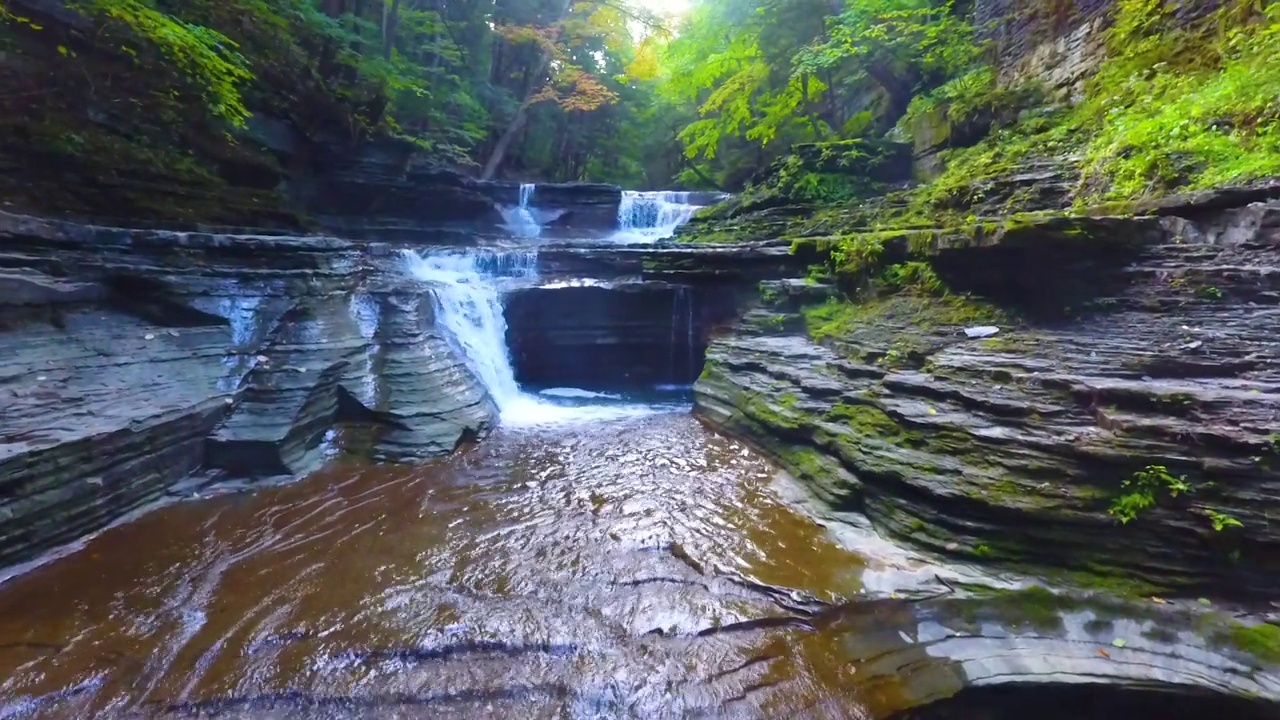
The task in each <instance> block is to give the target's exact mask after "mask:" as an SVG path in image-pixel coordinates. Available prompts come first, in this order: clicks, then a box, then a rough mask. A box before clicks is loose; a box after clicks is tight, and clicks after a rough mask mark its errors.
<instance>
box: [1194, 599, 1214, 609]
mask: <svg viewBox="0 0 1280 720" xmlns="http://www.w3.org/2000/svg"><path fill="white" fill-rule="evenodd" d="M1196 602H1198V603H1200V604H1201V605H1204V606H1205V607H1209V606H1210V605H1212V604H1213V601H1212V600H1210V599H1209V598H1199V599H1197V600H1196Z"/></svg>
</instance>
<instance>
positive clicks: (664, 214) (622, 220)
mask: <svg viewBox="0 0 1280 720" xmlns="http://www.w3.org/2000/svg"><path fill="white" fill-rule="evenodd" d="M689 200H690V193H687V192H666V191H664V192H636V191H633V190H626V191H624V192H623V193H622V203H621V204H620V205H619V206H618V232H616V233H614V235H613V237H611V238H610V240H613V241H614V242H654V241H657V240H662V239H664V238H669V237H671V236H672V235H674V234H675V232H676V228H678V227H680V226H681V225H683V224H685V223H687V222H689V220H690V219H691V218H692V217H693V214H694V213H696V212H698V210H700V209H702V206H701V205H693V204H690V202H689Z"/></svg>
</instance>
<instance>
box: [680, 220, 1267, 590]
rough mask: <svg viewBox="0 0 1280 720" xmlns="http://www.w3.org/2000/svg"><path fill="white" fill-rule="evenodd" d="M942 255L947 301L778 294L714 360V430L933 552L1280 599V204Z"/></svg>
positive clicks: (973, 243)
mask: <svg viewBox="0 0 1280 720" xmlns="http://www.w3.org/2000/svg"><path fill="white" fill-rule="evenodd" d="M1188 214H1194V213H1190V212H1189V213H1188ZM922 252H923V253H924V255H923V256H924V257H927V258H928V261H929V262H930V263H931V264H932V266H933V267H934V268H936V269H937V273H938V275H939V276H940V277H941V278H942V279H943V281H944V282H947V283H948V286H949V287H950V288H951V290H950V291H949V292H948V293H947V294H945V295H944V294H940V293H939V292H938V291H930V290H928V289H926V288H921V287H916V288H912V289H907V290H903V291H900V292H897V293H892V294H887V295H882V296H878V297H874V298H871V297H868V298H864V299H863V300H862V301H861V302H859V303H855V304H852V305H848V306H842V305H840V304H838V303H833V304H827V305H823V306H818V307H816V308H814V307H812V306H810V307H809V309H808V311H807V313H806V312H797V311H796V307H795V305H794V304H789V297H790V296H788V295H783V294H780V293H776V292H775V293H768V294H767V299H768V300H769V301H770V303H771V307H768V308H767V309H762V310H761V311H758V312H757V313H756V315H755V316H754V317H752V318H750V322H749V323H744V324H743V325H741V326H740V327H739V329H738V330H737V331H736V332H734V333H733V334H731V335H729V336H726V337H722V338H719V339H717V340H716V341H715V342H713V343H712V345H711V349H710V351H709V357H708V365H707V371H706V372H705V374H704V375H703V377H702V379H701V380H700V381H699V383H698V385H697V388H696V390H697V395H698V398H697V404H698V411H699V413H700V414H701V415H702V416H703V417H705V418H707V419H708V420H709V421H711V422H712V423H713V424H715V425H717V426H720V427H723V428H725V429H727V430H729V431H731V432H734V433H736V434H738V435H741V436H744V437H747V438H749V439H751V440H753V441H755V442H756V443H757V444H758V445H760V446H761V447H763V448H764V449H766V450H767V451H769V452H770V453H771V454H772V455H773V456H775V457H776V458H778V459H779V460H780V461H781V462H782V463H783V464H784V465H785V466H786V467H788V468H789V469H790V470H792V471H793V472H794V473H795V474H796V475H797V476H799V477H801V478H803V479H805V480H807V481H808V482H809V483H810V485H811V487H813V488H814V490H815V491H816V492H817V493H818V495H819V496H820V497H822V498H823V499H824V500H826V501H827V502H828V503H830V504H831V505H832V506H833V507H834V508H836V509H839V510H848V511H855V512H858V513H861V514H863V515H865V516H866V518H867V519H869V520H870V522H871V523H872V524H873V525H874V526H875V527H876V529H877V530H879V531H881V532H883V533H885V534H887V535H889V536H891V537H895V538H898V539H900V540H903V541H905V542H908V543H911V544H915V545H917V546H920V547H924V548H927V549H929V550H931V551H934V552H937V553H941V554H950V555H957V556H966V557H969V558H972V559H975V560H980V561H988V562H996V563H1002V564H1007V565H1010V566H1019V567H1023V568H1028V569H1029V568H1037V567H1041V568H1042V567H1046V566H1047V567H1052V568H1057V569H1059V570H1066V571H1068V573H1069V574H1074V575H1076V576H1077V578H1079V579H1085V580H1087V581H1089V582H1116V583H1122V584H1123V583H1132V584H1133V585H1134V586H1141V585H1146V586H1148V587H1163V588H1169V587H1175V588H1177V589H1179V590H1182V591H1186V592H1192V591H1195V592H1225V591H1227V590H1228V589H1230V591H1231V592H1234V593H1238V594H1242V595H1250V594H1256V595H1265V594H1269V593H1274V592H1276V591H1277V590H1278V589H1280V586H1277V582H1276V578H1277V577H1280V575H1278V574H1277V571H1280V565H1277V559H1276V558H1277V557H1280V553H1278V552H1277V551H1278V550H1280V547H1278V543H1280V535H1276V534H1275V533H1274V532H1273V530H1272V527H1271V523H1270V519H1269V518H1270V516H1271V515H1272V514H1275V513H1277V512H1280V455H1277V447H1276V442H1275V439H1276V438H1277V437H1280V385H1278V384H1277V381H1280V372H1278V371H1277V367H1280V365H1277V357H1276V351H1277V348H1276V345H1275V343H1274V342H1273V341H1272V338H1271V337H1270V335H1271V333H1270V332H1269V331H1268V330H1267V328H1269V327H1270V326H1271V325H1272V324H1273V323H1274V321H1275V318H1276V317H1277V314H1280V306H1278V305H1277V299H1278V298H1280V295H1277V294H1276V290H1277V286H1276V283H1275V281H1274V277H1276V273H1277V270H1280V204H1276V203H1270V204H1255V205H1251V206H1247V207H1244V208H1239V209H1236V210H1231V211H1227V212H1225V213H1221V214H1214V215H1210V216H1208V217H1201V218H1197V219H1195V220H1187V219H1184V218H1181V217H1177V216H1170V217H1166V218H1163V219H1157V218H1154V217H1149V218H1115V219H1093V220H1089V221H1083V220H1081V221H1057V224H1056V225H1055V222H1051V221H1046V222H1044V223H1035V224H1031V225H1029V226H1024V227H1020V228H1003V229H1001V230H1000V231H998V232H994V233H992V235H991V236H989V237H985V238H981V239H978V240H974V239H972V238H967V237H951V238H948V237H945V236H938V237H936V238H935V239H934V240H933V241H932V243H931V245H930V246H929V249H927V250H922ZM811 288H812V290H814V291H820V290H821V287H820V286H819V287H813V286H811ZM965 292H970V293H972V294H971V295H964V294H962V293H965ZM979 326H994V327H998V328H999V330H998V333H996V334H994V335H993V336H991V337H988V338H985V339H980V338H981V336H983V335H986V334H987V333H988V332H993V331H991V330H983V331H980V332H977V331H974V330H973V329H974V328H975V327H979ZM966 329H970V330H971V332H972V333H973V334H975V335H977V336H979V337H973V338H971V337H968V336H967V335H966V332H965V331H966ZM815 335H816V336H819V337H821V338H822V341H821V342H815V340H814V336H815ZM1148 478H1149V479H1150V482H1148V481H1147V479H1148ZM1148 500H1149V501H1150V505H1151V507H1143V508H1141V509H1140V510H1138V511H1137V512H1136V517H1134V518H1132V519H1131V521H1129V522H1127V523H1126V524H1121V522H1120V521H1121V519H1122V518H1124V514H1123V509H1124V508H1125V507H1127V503H1132V502H1141V503H1143V504H1145V503H1146V501H1148Z"/></svg>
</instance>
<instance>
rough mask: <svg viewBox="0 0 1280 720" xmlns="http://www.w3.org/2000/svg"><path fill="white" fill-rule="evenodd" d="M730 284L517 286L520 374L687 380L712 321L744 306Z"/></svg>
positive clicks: (536, 381)
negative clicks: (714, 286)
mask: <svg viewBox="0 0 1280 720" xmlns="http://www.w3.org/2000/svg"><path fill="white" fill-rule="evenodd" d="M736 300H737V298H736V296H735V294H734V293H733V292H732V291H730V290H729V289H727V288H721V289H719V290H717V289H714V288H705V289H698V288H693V287H689V286H685V285H669V284H667V283H663V282H622V283H608V284H595V285H585V286H568V287H541V288H528V289H522V290H517V291H515V292H512V293H511V294H509V295H508V296H507V298H506V312H505V315H506V320H507V347H508V348H510V351H511V358H512V362H513V363H514V366H515V371H516V379H517V380H518V381H520V382H521V383H523V384H529V385H533V386H542V387H566V386H568V387H579V388H588V389H593V390H610V389H623V388H638V387H651V386H654V385H670V384H678V385H687V384H690V383H692V382H693V381H694V380H695V379H697V377H698V375H699V374H701V372H702V360H703V357H704V356H705V354H706V349H707V343H708V342H709V340H710V336H711V328H712V327H713V326H714V325H716V324H718V323H722V322H725V321H727V320H730V319H732V318H733V317H734V316H735V315H736V313H737V307H736V304H737V303H736Z"/></svg>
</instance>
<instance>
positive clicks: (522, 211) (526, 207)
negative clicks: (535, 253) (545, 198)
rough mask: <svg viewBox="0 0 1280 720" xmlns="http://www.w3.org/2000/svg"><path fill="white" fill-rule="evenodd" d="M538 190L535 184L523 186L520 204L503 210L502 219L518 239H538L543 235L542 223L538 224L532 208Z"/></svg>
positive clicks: (521, 187)
mask: <svg viewBox="0 0 1280 720" xmlns="http://www.w3.org/2000/svg"><path fill="white" fill-rule="evenodd" d="M537 190H538V186H537V185H535V184H534V183H524V184H522V185H521V186H520V204H519V205H518V206H516V207H513V208H512V207H509V208H504V209H503V210H502V219H503V221H504V222H506V224H507V229H508V230H510V231H511V232H512V233H513V234H515V235H516V236H517V237H522V238H536V237H540V236H541V235H542V223H540V222H538V218H537V217H536V216H535V215H534V210H533V206H532V202H533V196H534V194H535V193H536V192H537Z"/></svg>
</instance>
